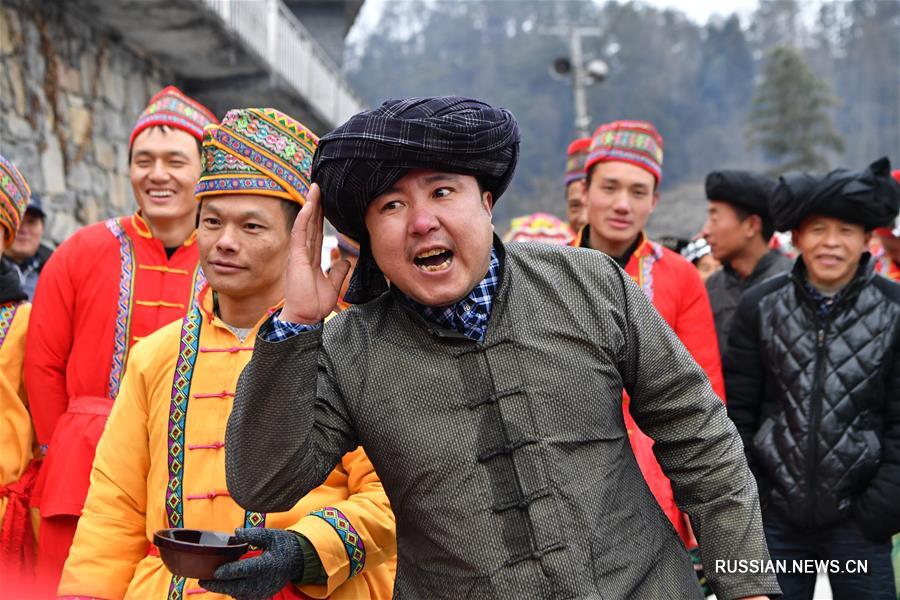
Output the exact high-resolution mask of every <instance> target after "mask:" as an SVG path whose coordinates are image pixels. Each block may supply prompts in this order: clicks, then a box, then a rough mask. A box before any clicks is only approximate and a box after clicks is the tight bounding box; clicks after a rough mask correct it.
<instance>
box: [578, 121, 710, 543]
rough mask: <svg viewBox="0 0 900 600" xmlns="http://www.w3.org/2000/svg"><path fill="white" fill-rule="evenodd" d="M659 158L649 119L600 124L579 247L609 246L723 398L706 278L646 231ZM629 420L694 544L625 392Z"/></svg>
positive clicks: (647, 466)
mask: <svg viewBox="0 0 900 600" xmlns="http://www.w3.org/2000/svg"><path fill="white" fill-rule="evenodd" d="M662 159H663V142H662V137H661V136H660V135H659V133H658V132H657V131H656V128H655V127H654V126H653V124H652V123H648V122H646V121H614V122H612V123H607V124H604V125H601V126H600V127H598V128H597V131H596V132H595V133H594V137H593V139H592V141H591V147H590V152H589V154H588V158H587V162H586V163H585V172H586V174H587V180H586V186H587V187H586V192H585V193H586V198H587V221H588V222H587V225H585V227H584V228H583V229H582V230H581V233H580V235H579V236H578V238H577V239H576V240H575V243H574V245H576V246H581V247H584V248H593V249H594V250H600V251H601V252H605V253H606V254H608V255H609V256H611V257H612V258H613V259H615V260H616V262H618V263H619V266H620V267H622V268H623V269H625V272H627V273H628V274H629V275H631V276H632V277H633V278H634V280H635V281H636V282H637V283H638V285H640V286H641V288H642V289H643V290H644V292H645V293H646V294H647V295H648V296H649V297H650V300H651V301H652V302H653V306H654V307H656V310H657V311H659V313H660V314H661V315H662V317H663V318H664V319H665V320H666V322H667V323H668V324H669V326H670V327H671V328H672V329H673V330H674V331H675V333H676V334H677V335H678V337H679V339H681V342H682V343H683V344H684V345H685V347H686V348H687V349H688V351H689V352H690V353H691V355H692V356H693V357H694V360H696V361H697V363H698V364H699V365H700V366H701V367H702V368H703V370H704V371H705V372H706V375H707V376H708V377H709V381H710V383H711V384H712V388H713V390H714V391H715V392H716V393H717V394H718V395H719V397H720V398H724V397H725V385H724V381H723V379H722V364H721V358H720V356H719V345H718V342H717V341H716V329H715V325H714V324H713V317H712V310H711V309H710V306H709V298H708V297H707V295H706V289H705V288H704V286H703V282H702V281H701V279H700V276H699V275H698V274H697V270H696V269H695V268H694V266H693V265H691V263H689V262H688V261H686V260H685V259H684V258H682V257H681V256H680V255H678V254H676V253H675V252H672V251H671V250H669V249H667V248H664V247H663V246H662V245H661V244H658V243H656V242H653V241H651V240H650V239H648V238H647V235H646V234H645V233H644V226H645V225H646V224H647V219H648V218H649V217H650V214H651V213H652V212H653V210H654V209H655V208H656V205H657V203H658V202H659V183H660V181H661V180H662ZM625 421H626V424H627V427H628V432H629V434H630V435H631V445H632V448H633V449H634V454H635V457H636V458H637V460H638V464H639V465H640V467H641V471H642V472H643V474H644V478H645V479H646V480H647V484H648V485H649V486H650V489H651V491H652V492H653V495H654V496H655V497H656V499H657V501H658V502H659V504H660V506H661V507H662V509H663V510H664V511H665V513H666V515H667V516H668V517H669V519H670V520H671V521H672V525H673V526H674V527H675V530H676V531H677V532H678V535H679V536H681V539H682V540H683V541H684V542H685V545H687V546H693V545H696V543H695V542H694V541H693V535H692V534H691V531H690V526H689V524H688V522H687V519H686V517H685V516H684V514H683V513H682V512H681V511H680V510H679V509H678V506H676V504H675V498H674V496H673V494H672V485H671V483H670V482H669V480H668V478H667V477H666V476H665V474H664V473H663V472H662V469H661V468H660V466H659V463H658V462H657V461H656V458H655V457H654V455H653V449H652V448H653V440H652V439H650V438H649V437H647V436H646V435H645V434H644V433H642V432H641V430H640V429H638V427H637V425H635V423H634V421H633V420H632V418H631V415H630V414H629V412H628V396H627V395H626V396H625Z"/></svg>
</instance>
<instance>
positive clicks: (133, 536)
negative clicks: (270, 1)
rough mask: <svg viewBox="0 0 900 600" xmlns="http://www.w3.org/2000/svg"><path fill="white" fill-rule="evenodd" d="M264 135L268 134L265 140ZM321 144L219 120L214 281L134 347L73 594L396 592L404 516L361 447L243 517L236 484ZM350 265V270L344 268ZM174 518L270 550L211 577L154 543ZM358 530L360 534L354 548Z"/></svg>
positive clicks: (86, 521) (209, 191) (212, 194)
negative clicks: (202, 578)
mask: <svg viewBox="0 0 900 600" xmlns="http://www.w3.org/2000/svg"><path fill="white" fill-rule="evenodd" d="M261 130H265V131H266V134H265V135H257V132H259V131H261ZM317 141H318V140H317V138H316V136H315V135H314V134H313V133H311V132H310V131H308V130H307V129H306V128H305V127H304V126H303V125H302V124H301V123H298V122H297V121H295V120H294V119H292V118H291V117H289V116H287V115H285V114H283V113H281V112H279V111H277V110H273V109H268V108H246V109H239V110H232V111H229V112H228V114H227V115H225V118H224V119H223V120H222V124H221V125H219V126H212V127H208V128H207V129H206V133H205V137H204V142H203V151H204V153H203V162H204V169H203V173H202V175H201V177H200V181H199V182H198V184H197V198H198V200H199V201H200V224H199V227H198V229H197V247H198V249H199V252H200V263H201V265H203V272H204V273H206V276H207V278H208V285H207V286H205V287H204V288H203V289H202V290H201V292H200V294H199V296H198V299H197V300H198V301H197V304H195V305H194V306H193V307H192V308H191V309H190V311H189V312H188V314H187V316H185V318H184V319H181V320H178V321H176V322H174V323H171V324H169V325H167V326H165V327H163V328H162V329H160V330H159V331H157V332H156V333H154V334H153V335H151V336H149V337H148V338H147V339H145V340H143V341H142V342H141V343H140V344H138V345H137V346H135V348H134V350H133V351H132V353H131V357H130V358H129V363H128V371H127V373H126V374H125V380H124V382H123V384H122V390H121V393H120V394H119V398H118V400H117V401H116V404H115V407H114V409H113V412H112V414H111V415H110V420H109V427H108V428H107V430H106V432H105V433H104V434H103V438H102V439H101V441H100V444H99V446H98V447H97V458H96V460H95V461H94V466H93V472H92V476H91V477H92V484H91V489H90V493H89V494H88V498H87V502H86V503H85V508H84V515H83V516H82V518H81V522H80V523H79V525H78V533H77V534H76V536H75V541H74V543H73V544H72V551H71V554H70V556H69V560H68V561H67V562H66V570H65V573H64V574H63V579H62V582H61V584H60V589H59V592H60V594H62V595H66V596H82V597H96V598H108V599H112V598H122V597H129V598H168V599H170V600H176V599H180V598H185V597H187V598H191V597H195V595H196V594H200V593H202V594H204V595H203V597H204V598H209V597H213V596H212V595H211V594H210V592H212V591H216V592H221V593H227V594H228V595H229V596H234V597H237V598H241V599H244V598H269V597H271V596H273V595H276V598H299V597H304V598H305V597H313V598H325V597H329V598H333V599H334V600H340V599H354V600H355V599H362V598H372V597H375V598H385V597H387V596H388V595H389V594H390V590H391V586H392V583H393V577H392V576H391V574H390V572H389V569H388V565H387V564H386V561H387V560H389V559H391V558H392V557H393V556H394V552H395V548H396V540H395V531H394V516H393V514H392V513H391V510H390V505H389V504H388V500H387V497H386V496H385V494H384V490H383V489H382V486H381V482H380V481H379V480H378V476H377V475H376V474H375V470H374V469H373V468H372V464H371V463H370V462H369V460H368V459H367V458H366V455H365V453H364V452H363V450H362V449H361V448H354V449H352V451H350V452H349V453H348V454H346V455H345V456H343V457H342V458H341V460H340V461H339V462H338V463H337V465H336V467H335V469H334V470H333V471H332V472H331V473H330V474H329V476H328V481H327V483H326V485H323V486H321V487H320V488H318V489H316V490H313V491H312V492H311V493H309V494H308V495H307V496H306V497H304V498H301V499H299V501H298V502H297V503H296V504H295V505H293V506H291V507H288V509H286V510H285V511H282V512H277V513H270V514H259V513H254V512H247V511H244V510H243V509H241V507H239V506H238V505H237V504H236V503H235V502H234V500H232V499H231V498H230V497H229V496H228V492H227V491H226V490H225V460H224V458H225V457H224V452H225V444H224V441H223V440H224V437H225V424H226V422H227V419H228V413H229V411H230V408H231V406H230V405H231V398H232V397H233V396H234V387H235V384H236V383H237V379H238V375H240V373H241V370H242V369H243V368H244V365H245V364H246V363H247V361H248V360H249V359H250V353H251V352H252V350H253V343H254V340H255V338H256V331H257V330H258V328H259V326H260V325H261V324H262V322H263V321H264V320H265V319H266V318H267V317H268V316H269V314H270V313H271V312H272V311H273V310H275V309H277V308H278V307H280V306H281V304H282V299H283V297H284V282H285V268H286V266H287V260H288V251H289V244H288V241H289V239H290V233H291V225H293V223H294V219H295V218H296V216H297V213H298V212H299V211H300V206H301V205H302V204H303V202H305V198H306V194H307V192H308V189H309V167H310V164H311V161H312V155H313V151H314V150H315V147H316V143H317ZM343 273H346V266H345V265H344V266H339V267H338V268H337V269H336V273H335V275H336V277H337V276H339V275H341V274H343ZM339 523H343V524H344V529H341V527H340V525H339ZM170 527H187V528H193V529H211V530H216V531H232V530H234V529H235V528H238V529H237V533H236V535H237V536H238V538H239V539H240V540H241V541H242V542H248V543H250V544H253V545H254V546H258V547H261V548H264V549H265V550H266V551H265V552H264V553H263V554H262V555H261V556H258V557H254V558H249V559H246V560H242V561H240V562H238V563H233V564H230V565H227V566H226V567H223V568H222V569H220V571H219V572H217V574H218V575H220V579H217V580H213V581H208V582H200V584H198V582H197V581H195V580H187V581H186V580H185V579H184V578H182V577H177V576H173V575H172V574H171V573H169V571H168V570H167V569H166V567H165V565H164V564H163V562H162V560H161V559H160V557H159V550H158V549H157V548H155V547H154V546H153V545H152V540H153V533H154V532H155V531H157V530H159V529H165V528H170ZM263 527H265V528H263ZM349 532H353V534H358V537H357V538H356V539H355V542H354V543H353V544H351V545H348V543H347V541H346V540H347V536H348V534H349ZM148 544H150V546H149V551H148ZM292 581H293V582H294V583H297V584H300V585H301V586H302V587H301V588H300V590H299V591H298V590H297V589H296V588H294V586H293V584H291V582H292ZM285 586H287V589H286V590H282V589H283V588H285ZM300 592H302V594H304V595H302V596H301V595H300ZM215 597H219V598H221V597H222V596H215Z"/></svg>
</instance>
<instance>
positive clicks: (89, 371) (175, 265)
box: [24, 215, 199, 578]
mask: <svg viewBox="0 0 900 600" xmlns="http://www.w3.org/2000/svg"><path fill="white" fill-rule="evenodd" d="M117 223H118V225H119V227H120V228H121V230H122V231H123V232H124V235H125V236H127V239H128V240H129V241H130V243H131V249H130V251H129V253H128V256H129V258H130V265H131V280H130V281H131V285H130V286H127V285H126V286H125V287H126V289H128V288H129V287H130V290H131V293H130V302H129V303H128V304H126V306H129V307H130V309H129V311H128V317H129V318H128V321H127V327H126V329H125V330H124V331H127V336H123V342H124V346H123V347H124V348H126V349H130V347H131V346H132V345H133V344H134V343H135V341H136V340H137V339H138V338H140V337H144V336H147V335H149V334H150V333H152V332H153V331H155V330H157V329H159V328H160V327H161V326H163V325H165V324H167V323H169V322H171V321H174V320H176V319H179V318H180V317H182V316H183V315H184V313H185V308H184V307H186V306H188V305H189V304H190V301H191V298H192V295H193V288H194V278H195V272H196V269H197V264H198V259H199V255H198V252H197V246H196V244H195V243H194V236H193V235H192V236H191V237H190V238H189V239H188V240H187V241H186V242H185V243H184V244H183V245H182V246H181V247H179V248H178V249H177V250H176V251H175V253H174V254H173V255H172V257H171V258H167V257H166V253H165V248H164V247H163V245H162V243H161V242H160V241H159V240H157V239H155V238H153V237H152V234H151V233H150V229H149V227H148V225H147V224H146V222H145V221H144V220H143V219H142V218H141V217H140V216H139V215H132V216H128V217H122V218H119V219H117ZM122 265H123V260H122V258H121V243H120V241H119V239H118V238H117V237H116V236H115V235H113V233H112V232H111V231H110V229H109V228H108V227H107V225H106V223H105V222H102V223H96V224H94V225H90V226H88V227H85V228H83V229H81V230H79V231H78V232H76V233H75V234H74V235H73V236H71V237H70V238H69V239H68V240H66V241H65V242H64V243H63V244H62V245H60V247H59V248H57V250H56V251H55V252H54V253H53V256H52V257H51V258H50V260H49V261H47V264H46V265H45V267H44V269H43V271H42V273H41V278H40V280H39V282H38V286H37V290H36V292H35V303H34V308H33V310H32V312H33V317H32V319H31V326H30V327H29V330H28V334H27V337H26V343H27V346H28V353H27V356H26V357H25V365H24V371H25V388H26V390H27V391H28V392H29V394H28V396H29V398H30V404H31V413H32V417H33V420H34V427H35V433H36V435H37V439H38V442H39V443H40V444H42V445H47V446H48V448H47V456H46V460H45V462H44V466H43V468H42V469H41V474H40V476H39V478H38V482H37V484H36V486H35V489H34V492H33V497H32V505H33V506H37V507H40V511H41V515H42V517H43V518H44V519H47V518H48V517H55V516H59V515H75V516H77V515H79V514H80V513H81V509H82V506H83V504H84V498H85V496H86V495H87V489H88V484H89V475H90V468H91V463H92V461H93V458H94V450H95V448H96V445H97V441H98V440H99V439H100V435H101V433H102V432H103V429H104V426H105V423H106V416H105V415H106V414H108V409H107V410H105V411H104V410H101V409H96V407H95V408H94V409H91V410H83V409H81V408H79V405H81V406H83V405H84V403H85V402H87V403H89V404H96V403H97V402H98V400H96V399H101V400H99V402H101V403H103V402H105V403H107V404H108V405H110V406H111V405H112V402H113V400H112V398H110V395H111V394H110V392H111V386H110V379H111V378H110V374H111V372H112V371H113V355H114V348H115V343H116V325H117V314H118V311H117V307H118V304H119V299H120V287H121V279H122V278H121V273H122V269H123V267H122ZM140 265H145V266H158V267H165V269H158V270H157V269H142V268H139V266H140ZM141 301H143V302H157V303H160V302H164V303H167V304H168V303H170V304H172V305H177V306H169V305H153V306H144V305H142V304H141ZM126 356H127V354H126ZM124 364H125V362H124V360H123V361H122V362H121V365H123V366H122V367H121V371H122V373H121V375H120V377H121V376H124ZM85 398H92V399H95V400H84V399H85ZM52 531H53V528H51V532H49V533H48V535H50V536H51V537H52V536H54V535H55V534H54V533H52ZM71 533H74V525H73V531H72V532H71ZM42 537H43V536H42ZM56 537H57V538H58V539H57V540H56V541H55V542H54V544H65V546H64V547H63V548H53V549H48V550H47V552H50V553H62V559H61V560H58V559H57V560H51V559H50V558H48V557H45V558H44V560H43V562H44V563H45V564H50V563H52V564H55V565H56V569H57V570H56V575H55V576H56V577H57V578H58V576H59V572H60V571H61V569H62V566H63V563H64V561H65V556H66V553H67V552H68V543H69V541H70V540H71V535H70V534H69V533H68V532H67V533H66V534H65V535H60V536H56ZM39 546H40V549H39V552H40V553H42V552H44V546H45V545H44V544H40V545H39Z"/></svg>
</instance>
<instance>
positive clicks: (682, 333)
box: [624, 234, 725, 547]
mask: <svg viewBox="0 0 900 600" xmlns="http://www.w3.org/2000/svg"><path fill="white" fill-rule="evenodd" d="M642 235H643V234H642ZM661 249H662V257H661V258H659V259H658V260H656V262H654V263H653V270H652V282H653V283H652V285H653V306H654V307H656V310H657V311H659V314H660V315H661V316H662V318H663V319H665V321H666V323H668V324H669V326H670V327H671V328H672V329H673V330H674V331H675V334H676V335H678V338H679V339H680V340H681V342H682V343H683V344H684V345H685V347H686V348H687V350H688V352H690V353H691V356H693V357H694V360H696V361H697V364H699V365H700V367H701V368H702V369H703V370H704V371H705V372H706V375H707V377H709V382H710V384H711V385H712V389H713V391H714V392H715V393H716V394H718V395H719V398H723V399H724V398H725V380H724V378H723V377H722V362H721V360H722V359H721V356H720V354H719V343H718V338H717V337H716V328H715V324H714V322H713V316H712V309H711V308H710V305H709V297H708V296H707V294H706V287H705V286H704V285H703V281H702V280H701V279H700V275H699V274H698V273H697V269H696V267H694V266H693V265H692V264H691V263H689V262H688V261H687V260H685V259H684V258H682V257H681V256H680V255H679V254H676V253H675V252H672V251H671V250H669V249H668V248H661ZM653 250H654V249H653V246H652V245H651V244H650V242H649V241H648V240H646V239H644V242H643V243H642V244H641V245H640V246H639V247H638V249H637V250H636V251H635V253H634V254H633V255H632V256H631V259H629V261H628V264H627V265H625V272H627V273H628V274H629V275H631V276H632V277H633V278H634V279H635V280H636V281H637V280H638V279H639V267H640V259H641V257H646V256H648V255H649V254H651V253H652V252H653ZM624 408H625V411H624V412H625V426H626V427H627V428H628V431H629V434H630V435H629V438H630V440H631V447H632V449H633V450H634V455H635V458H637V461H638V465H639V466H640V468H641V472H642V473H643V475H644V479H645V480H646V481H647V485H649V486H650V491H652V492H653V495H654V497H655V498H656V500H657V502H659V505H660V507H662V509H663V512H665V513H666V516H667V517H669V520H670V521H671V522H672V525H673V526H674V527H675V531H677V532H678V536H679V537H680V538H681V539H682V541H683V542H684V544H685V546H688V547H690V546H692V545H696V542H695V541H694V540H693V536H692V535H691V533H690V528H689V526H688V523H687V519H686V517H685V515H684V514H683V513H682V512H681V511H680V510H679V508H678V506H677V505H676V504H675V497H674V495H673V494H672V483H671V482H670V481H669V478H668V477H666V475H665V473H663V470H662V467H660V466H659V463H658V462H657V461H656V456H654V454H653V440H652V439H651V438H650V437H648V436H647V435H646V434H645V433H644V432H642V431H641V430H640V428H639V427H638V426H637V424H636V423H635V422H634V419H632V417H631V414H630V412H629V411H628V396H627V394H626V395H625V405H624Z"/></svg>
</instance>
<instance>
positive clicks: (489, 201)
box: [481, 192, 494, 216]
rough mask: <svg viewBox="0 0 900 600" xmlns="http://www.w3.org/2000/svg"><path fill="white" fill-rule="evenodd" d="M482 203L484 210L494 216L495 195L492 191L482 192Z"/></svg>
mask: <svg viewBox="0 0 900 600" xmlns="http://www.w3.org/2000/svg"><path fill="white" fill-rule="evenodd" d="M481 205H482V206H483V207H484V210H486V211H487V214H488V215H489V216H493V214H494V213H493V211H494V195H493V194H491V193H490V192H482V194H481Z"/></svg>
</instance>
